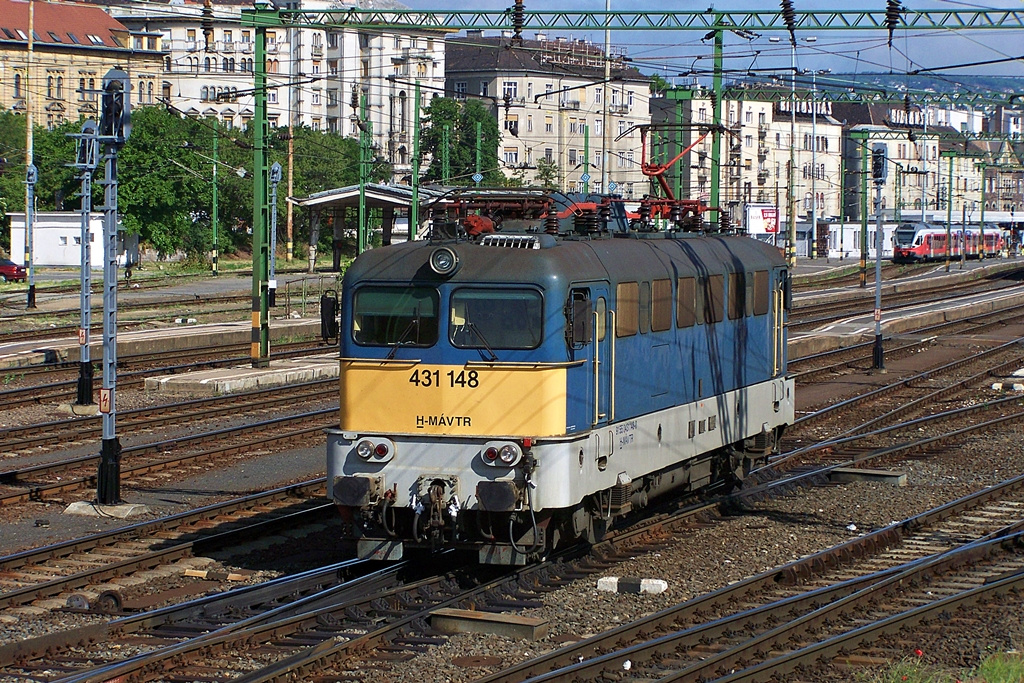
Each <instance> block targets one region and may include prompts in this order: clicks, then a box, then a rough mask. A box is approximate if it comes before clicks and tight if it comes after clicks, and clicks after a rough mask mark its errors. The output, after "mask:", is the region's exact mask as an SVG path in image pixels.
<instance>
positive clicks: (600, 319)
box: [594, 296, 608, 342]
mask: <svg viewBox="0 0 1024 683" xmlns="http://www.w3.org/2000/svg"><path fill="white" fill-rule="evenodd" d="M594 310H595V311H596V312H597V320H596V321H595V322H596V323H597V329H596V330H595V332H596V333H597V341H599V342H602V341H604V331H605V328H606V327H607V324H606V322H605V319H606V318H607V317H608V304H607V303H606V302H605V300H604V297H603V296H599V297H597V303H596V304H595V305H594Z"/></svg>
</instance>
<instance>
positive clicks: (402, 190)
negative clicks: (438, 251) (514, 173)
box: [288, 183, 450, 210]
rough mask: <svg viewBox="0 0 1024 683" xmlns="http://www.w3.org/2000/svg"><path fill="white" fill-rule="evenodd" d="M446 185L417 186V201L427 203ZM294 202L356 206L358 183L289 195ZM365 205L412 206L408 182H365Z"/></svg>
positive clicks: (440, 194)
mask: <svg viewBox="0 0 1024 683" xmlns="http://www.w3.org/2000/svg"><path fill="white" fill-rule="evenodd" d="M447 189H450V188H440V187H425V186H422V185H421V186H420V189H419V193H420V205H421V206H422V205H424V204H431V203H433V202H435V201H437V200H438V199H439V198H441V197H443V196H444V195H445V193H446V190H447ZM288 201H290V202H291V203H292V204H294V205H295V206H304V207H308V208H310V209H321V210H322V209H340V208H348V207H358V206H359V185H349V186H348V187H338V188H335V189H333V190H324V191H323V192H316V193H314V194H311V195H309V196H308V197H302V198H299V197H289V198H288ZM366 206H368V207H369V208H371V209H383V208H392V209H408V208H409V207H410V206H412V187H411V186H409V185H382V184H379V183H367V184H366Z"/></svg>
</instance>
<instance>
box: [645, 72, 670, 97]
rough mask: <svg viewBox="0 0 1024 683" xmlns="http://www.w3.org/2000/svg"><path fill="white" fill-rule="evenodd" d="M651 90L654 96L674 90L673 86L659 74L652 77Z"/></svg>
mask: <svg viewBox="0 0 1024 683" xmlns="http://www.w3.org/2000/svg"><path fill="white" fill-rule="evenodd" d="M650 88H651V94H652V95H658V94H660V93H663V92H665V91H666V90H671V89H672V84H671V83H669V82H668V81H666V80H665V79H664V78H662V77H661V76H659V75H658V74H652V75H651V81H650Z"/></svg>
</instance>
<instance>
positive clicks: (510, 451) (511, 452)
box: [498, 443, 520, 465]
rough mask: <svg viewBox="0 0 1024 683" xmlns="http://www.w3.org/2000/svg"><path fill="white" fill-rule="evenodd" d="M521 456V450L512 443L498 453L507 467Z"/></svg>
mask: <svg viewBox="0 0 1024 683" xmlns="http://www.w3.org/2000/svg"><path fill="white" fill-rule="evenodd" d="M519 455H520V453H519V449H518V448H517V447H516V446H515V444H511V443H510V444H506V445H504V446H502V447H501V450H500V451H498V457H499V458H500V459H501V461H502V462H503V463H505V464H506V465H512V464H514V463H515V462H516V460H519Z"/></svg>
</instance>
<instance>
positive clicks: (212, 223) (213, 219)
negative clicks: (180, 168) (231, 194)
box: [210, 119, 220, 275]
mask: <svg viewBox="0 0 1024 683" xmlns="http://www.w3.org/2000/svg"><path fill="white" fill-rule="evenodd" d="M219 131H220V129H219V128H218V127H217V119H214V120H213V213H212V214H211V216H210V227H211V228H212V229H213V274H214V275H216V274H217V256H218V251H219V249H218V244H217V216H218V214H217V164H218V163H219V162H218V160H217V139H218V138H220V132H219Z"/></svg>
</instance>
